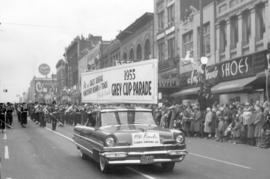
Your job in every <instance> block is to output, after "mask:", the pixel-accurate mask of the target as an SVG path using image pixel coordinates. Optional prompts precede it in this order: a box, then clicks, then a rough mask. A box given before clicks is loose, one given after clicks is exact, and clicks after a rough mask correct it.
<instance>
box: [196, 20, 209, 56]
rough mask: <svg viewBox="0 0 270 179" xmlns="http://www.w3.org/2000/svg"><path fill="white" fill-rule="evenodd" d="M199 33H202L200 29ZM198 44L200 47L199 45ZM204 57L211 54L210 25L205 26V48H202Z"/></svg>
mask: <svg viewBox="0 0 270 179" xmlns="http://www.w3.org/2000/svg"><path fill="white" fill-rule="evenodd" d="M198 29H199V30H198V32H200V28H198ZM198 43H199V44H200V35H198ZM199 44H198V45H199ZM202 48H203V49H202V51H203V55H208V54H210V50H211V49H210V23H209V22H208V23H206V24H204V25H203V47H202Z"/></svg>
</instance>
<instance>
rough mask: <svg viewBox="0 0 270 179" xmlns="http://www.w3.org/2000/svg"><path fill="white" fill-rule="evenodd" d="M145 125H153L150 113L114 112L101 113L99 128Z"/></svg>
mask: <svg viewBox="0 0 270 179" xmlns="http://www.w3.org/2000/svg"><path fill="white" fill-rule="evenodd" d="M128 124H146V125H155V121H154V119H153V115H152V113H151V112H150V111H114V112H103V113H101V126H109V125H128Z"/></svg>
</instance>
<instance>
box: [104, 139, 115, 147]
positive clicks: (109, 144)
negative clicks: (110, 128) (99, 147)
mask: <svg viewBox="0 0 270 179" xmlns="http://www.w3.org/2000/svg"><path fill="white" fill-rule="evenodd" d="M105 143H106V145H107V146H108V147H113V146H114V144H115V140H114V138H113V137H107V138H106V140H105Z"/></svg>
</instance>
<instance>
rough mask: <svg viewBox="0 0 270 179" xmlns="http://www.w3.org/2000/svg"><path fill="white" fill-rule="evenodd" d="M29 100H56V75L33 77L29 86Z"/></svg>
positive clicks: (47, 102) (43, 101)
mask: <svg viewBox="0 0 270 179" xmlns="http://www.w3.org/2000/svg"><path fill="white" fill-rule="evenodd" d="M28 93H29V95H28V96H29V99H28V101H29V102H32V103H34V102H38V103H46V104H51V103H52V102H53V101H55V100H56V93H57V79H56V75H52V76H51V77H50V78H46V77H42V78H41V77H35V76H34V77H33V79H32V81H31V82H30V87H29V92H28Z"/></svg>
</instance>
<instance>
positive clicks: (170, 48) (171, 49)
mask: <svg viewBox="0 0 270 179" xmlns="http://www.w3.org/2000/svg"><path fill="white" fill-rule="evenodd" d="M174 55H175V38H174V37H173V38H170V39H169V40H168V58H169V59H170V58H173V57H174Z"/></svg>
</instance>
